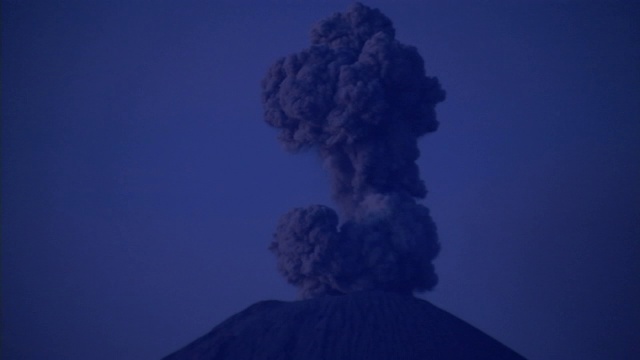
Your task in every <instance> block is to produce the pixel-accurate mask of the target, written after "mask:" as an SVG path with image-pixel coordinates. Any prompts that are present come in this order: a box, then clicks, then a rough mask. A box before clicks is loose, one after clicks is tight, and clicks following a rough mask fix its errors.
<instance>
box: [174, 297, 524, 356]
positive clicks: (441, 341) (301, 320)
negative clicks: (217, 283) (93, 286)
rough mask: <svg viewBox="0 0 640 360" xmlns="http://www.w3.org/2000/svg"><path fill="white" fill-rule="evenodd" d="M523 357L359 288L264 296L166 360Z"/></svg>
mask: <svg viewBox="0 0 640 360" xmlns="http://www.w3.org/2000/svg"><path fill="white" fill-rule="evenodd" d="M186 359H189V360H205V359H206V360H214V359H215V360H232V359H233V360H249V359H253V360H267V359H268V360H320V359H327V360H328V359H336V360H378V359H385V360H388V359H405V360H412V359H416V360H418V359H420V360H430V359H433V360H441V359H479V360H480V359H503V360H511V359H513V360H517V359H524V358H523V357H522V356H520V355H518V354H517V353H515V352H514V351H512V350H511V349H509V348H508V347H506V346H504V345H503V344H501V343H500V342H498V341H496V340H495V339H493V338H491V337H490V336H488V335H486V334H485V333H483V332H482V331H480V330H478V329H477V328H475V327H473V326H471V325H469V324H468V323H466V322H464V321H463V320H460V319H459V318H457V317H455V316H453V315H451V314H449V313H448V312H446V311H444V310H442V309H440V308H438V307H436V306H434V305H433V304H431V303H429V302H428V301H425V300H421V299H418V298H415V297H413V296H410V295H401V294H397V293H388V292H381V291H363V292H354V293H350V294H347V295H340V296H324V297H319V298H314V299H310V300H301V301H293V302H285V301H275V300H271V301H261V302H258V303H256V304H254V305H252V306H250V307H248V308H247V309H245V310H243V311H241V312H239V313H238V314H236V315H234V316H232V317H230V318H229V319H227V320H226V321H224V322H223V323H221V324H220V325H218V326H216V327H215V328H214V329H213V330H212V331H211V332H209V333H208V334H206V335H204V336H202V337H201V338H199V339H197V340H196V341H194V342H192V343H191V344H189V345H187V346H185V347H184V348H182V349H181V350H179V351H177V352H175V353H173V354H171V355H169V356H167V357H166V358H164V360H186Z"/></svg>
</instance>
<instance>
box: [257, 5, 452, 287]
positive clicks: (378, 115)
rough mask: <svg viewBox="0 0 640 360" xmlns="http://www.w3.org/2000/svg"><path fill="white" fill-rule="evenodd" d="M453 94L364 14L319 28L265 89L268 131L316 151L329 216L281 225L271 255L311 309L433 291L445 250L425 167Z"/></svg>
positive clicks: (314, 213) (373, 12)
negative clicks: (362, 295) (427, 141)
mask: <svg viewBox="0 0 640 360" xmlns="http://www.w3.org/2000/svg"><path fill="white" fill-rule="evenodd" d="M444 98H445V93H444V91H443V90H442V88H441V87H440V84H439V82H438V80H437V79H436V78H435V77H429V76H427V75H426V73H425V68H424V62H423V59H422V57H421V56H420V54H419V53H418V51H417V50H416V48H414V47H412V46H408V45H405V44H402V43H400V42H399V41H398V40H396V39H395V29H394V28H393V24H392V23H391V21H390V20H389V19H388V18H387V17H386V16H385V15H383V14H382V13H381V12H380V11H378V10H377V9H371V8H368V7H366V6H364V5H361V4H355V5H354V6H352V7H351V8H350V9H349V10H348V11H346V12H344V13H336V14H334V15H332V16H330V17H329V18H327V19H325V20H323V21H320V22H319V23H318V24H317V25H316V26H315V27H314V28H313V29H312V30H311V46H310V47H309V48H308V49H304V50H302V51H301V52H299V53H296V54H292V55H289V56H286V57H283V58H281V59H279V60H278V61H277V62H276V63H275V64H273V65H272V66H271V68H270V69H269V70H268V73H267V75H266V77H265V78H264V80H263V82H262V100H263V104H264V117H265V121H266V122H267V123H268V124H269V125H271V126H273V127H275V128H277V129H279V131H280V133H279V139H280V141H281V142H282V144H283V145H284V147H285V148H286V149H287V150H288V151H291V152H299V151H304V150H311V151H317V153H318V154H319V156H320V157H321V158H322V160H323V163H324V165H325V167H326V169H327V170H328V171H329V173H330V175H331V180H332V190H333V198H334V201H335V202H336V203H337V205H338V206H339V208H340V212H339V214H340V217H339V216H338V214H337V213H336V212H335V211H334V210H333V209H331V208H329V207H326V206H323V205H312V206H309V207H306V208H296V209H293V210H291V211H290V212H289V213H287V214H285V215H284V216H282V218H281V219H280V221H279V223H278V226H277V230H276V233H275V235H274V240H273V242H272V243H271V246H270V249H271V250H272V251H273V252H274V253H275V254H276V255H277V257H278V269H279V271H280V272H281V273H282V274H283V275H284V276H285V278H286V279H287V281H288V282H289V283H291V284H293V285H295V286H297V287H298V288H299V293H300V297H301V298H311V297H317V296H322V295H333V294H336V295H337V294H346V293H350V292H355V291H360V290H373V289H378V290H384V291H394V292H401V293H411V292H414V291H425V290H430V289H432V288H433V287H434V286H435V285H436V283H437V281H438V278H437V275H436V274H435V271H434V268H433V264H432V261H433V259H434V258H435V257H436V256H437V255H438V252H439V249H440V245H439V242H438V237H437V232H436V227H435V224H434V222H433V221H432V219H431V216H430V215H429V209H427V208H426V207H425V206H424V205H422V204H420V203H419V200H420V199H423V198H424V197H425V196H426V194H427V190H426V187H425V185H424V182H423V181H422V180H421V179H420V174H419V170H418V166H417V165H416V160H417V159H418V157H419V156H420V152H419V149H418V146H417V140H418V138H419V137H421V136H422V135H425V134H427V133H429V132H433V131H435V130H436V129H437V128H438V121H437V120H436V116H435V111H434V108H435V105H436V104H437V103H439V102H441V101H443V100H444Z"/></svg>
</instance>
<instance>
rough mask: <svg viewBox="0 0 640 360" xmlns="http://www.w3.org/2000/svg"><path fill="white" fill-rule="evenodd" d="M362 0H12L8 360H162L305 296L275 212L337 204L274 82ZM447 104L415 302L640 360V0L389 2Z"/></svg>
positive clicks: (528, 350)
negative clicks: (288, 132) (281, 135)
mask: <svg viewBox="0 0 640 360" xmlns="http://www.w3.org/2000/svg"><path fill="white" fill-rule="evenodd" d="M349 3H350V2H349V1H312V2H304V5H303V2H296V1H255V2H247V1H246V2H242V1H180V2H178V1H138V0H136V1H115V0H114V1H79V0H78V1H17V0H13V1H9V0H4V1H2V358H3V359H7V360H13V359H16V360H18V359H20V360H31V359H34V360H35V359H51V360H56V359H147V358H148V359H153V358H159V357H161V356H163V355H166V354H168V353H170V352H172V351H174V350H176V349H177V348H179V347H181V346H183V345H185V344H186V343H188V342H190V341H191V340H194V339H195V338H196V337H198V336H200V335H203V334H204V333H205V332H207V331H208V330H209V329H210V328H212V327H213V326H214V325H216V324H218V323H219V322H220V321H222V320H224V319H225V318H227V317H229V316H230V315H232V314H234V313H235V312H238V311H240V310H242V309H244V308H245V307H246V306H248V305H250V304H252V303H254V302H256V301H259V300H264V299H283V300H292V299H294V298H295V289H294V288H293V287H290V286H288V285H287V284H285V282H284V280H283V279H282V278H281V277H280V276H279V275H278V274H277V272H276V270H275V258H274V257H273V256H272V255H271V254H270V253H269V252H268V251H267V250H266V247H267V245H268V243H269V242H270V240H271V234H272V233H273V231H274V229H275V224H276V221H277V219H278V218H279V216H280V215H281V214H283V213H285V212H286V211H288V210H289V209H291V208H293V207H296V206H306V205H309V204H313V203H324V204H330V197H329V181H328V177H327V175H326V174H325V173H324V171H323V170H322V168H321V164H320V161H319V160H318V159H317V158H316V157H315V156H314V154H312V153H309V154H301V155H295V156H293V155H290V154H288V153H286V152H284V151H283V150H282V149H281V148H280V145H279V144H278V142H277V140H276V132H275V131H274V130H273V129H270V128H268V126H267V125H266V124H264V122H263V120H262V107H261V104H260V87H259V83H260V80H261V79H262V77H263V75H264V74H265V71H266V69H267V68H268V67H269V66H270V65H271V64H272V63H273V62H274V61H275V60H276V58H278V57H280V56H284V55H287V54H289V53H293V52H297V51H299V50H301V49H302V48H305V47H307V46H308V31H309V29H310V28H311V26H312V24H313V23H314V22H315V21H317V20H320V19H322V18H324V17H326V16H328V15H330V14H331V13H333V12H335V11H342V10H345V9H346V8H347V7H348V5H349ZM366 4H367V5H370V6H374V7H378V8H380V9H381V10H382V11H383V12H384V13H385V14H386V15H387V16H389V17H390V18H391V19H392V20H393V21H394V24H395V26H396V29H397V37H398V39H399V40H400V41H402V42H403V43H406V44H411V45H414V46H416V47H417V48H418V49H419V51H420V53H421V54H422V56H423V57H424V59H425V63H426V68H427V72H428V74H431V75H435V76H437V77H438V78H439V79H440V81H441V82H442V84H443V87H444V88H445V89H446V90H447V93H448V99H447V100H446V101H445V102H444V103H442V104H441V105H439V106H438V108H437V111H438V117H439V120H440V121H441V127H440V129H439V131H438V132H436V133H434V134H431V135H429V136H427V137H425V138H423V139H422V140H421V142H420V148H421V151H422V156H421V158H420V160H419V166H420V169H421V172H422V176H423V179H424V180H425V182H426V184H427V186H428V188H429V190H430V193H429V195H428V197H427V199H426V204H427V206H429V207H430V209H431V211H432V215H433V217H434V219H435V221H436V223H437V225H438V228H439V233H440V239H441V242H442V247H443V251H442V253H441V255H440V257H439V258H438V259H437V260H436V268H437V271H438V273H439V275H440V284H439V285H438V286H437V287H436V289H435V291H433V292H431V293H427V294H421V295H420V296H421V297H423V298H425V299H428V300H429V301H432V302H433V303H434V304H436V305H438V306H440V307H442V308H444V309H446V310H448V311H450V312H452V313H453V314H455V315H458V316H459V317H461V318H463V319H465V320H467V321H468V322H470V323H472V324H474V325H475V326H477V327H479V328H480V329H482V330H484V331H485V332H487V333H488V334H490V335H492V336H494V337H496V338H497V339H499V340H501V341H502V342H504V343H505V344H506V345H508V346H510V347H512V348H513V349H515V350H517V351H518V352H520V353H522V354H523V355H525V356H527V357H529V358H531V359H637V358H638V356H640V345H638V344H640V307H638V301H640V188H639V186H638V184H640V65H638V64H640V26H639V24H640V5H639V3H638V2H635V1H633V2H631V1H629V2H615V1H613V2H612V1H602V2H583V1H533V0H531V1H489V2H482V4H480V2H476V1H466V2H465V1H453V2H449V1H395V2H391V1H370V2H367V3H366Z"/></svg>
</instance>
